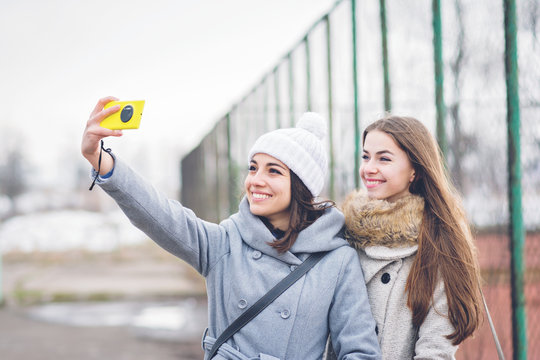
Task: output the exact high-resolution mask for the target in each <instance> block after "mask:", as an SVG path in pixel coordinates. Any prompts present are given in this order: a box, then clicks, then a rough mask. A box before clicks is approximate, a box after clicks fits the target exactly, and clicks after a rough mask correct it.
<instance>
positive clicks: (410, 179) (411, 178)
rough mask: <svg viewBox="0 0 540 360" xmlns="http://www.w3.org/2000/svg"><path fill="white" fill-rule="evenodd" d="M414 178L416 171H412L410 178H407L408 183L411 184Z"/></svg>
mask: <svg viewBox="0 0 540 360" xmlns="http://www.w3.org/2000/svg"><path fill="white" fill-rule="evenodd" d="M415 177H416V171H414V170H413V171H412V173H411V176H410V177H409V182H410V183H412V182H413V181H414V179H415Z"/></svg>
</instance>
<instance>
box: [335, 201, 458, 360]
mask: <svg viewBox="0 0 540 360" xmlns="http://www.w3.org/2000/svg"><path fill="white" fill-rule="evenodd" d="M363 196H364V195H363V194H362V193H355V194H353V195H352V196H351V197H349V198H348V200H347V201H346V203H345V205H344V212H345V215H346V224H347V236H348V237H349V241H350V242H351V244H352V245H353V246H355V247H356V248H357V250H358V255H359V257H360V262H361V265H362V269H363V271H364V277H365V281H366V284H367V289H368V297H369V302H370V304H371V310H372V312H373V316H374V318H375V321H376V323H377V332H378V334H377V335H378V340H379V344H380V345H381V350H382V354H383V359H388V360H390V359H396V360H402V359H454V356H455V352H456V350H457V346H454V345H452V343H451V341H450V340H448V339H447V338H446V335H449V334H451V333H452V332H453V331H454V328H453V326H452V324H451V323H450V321H449V320H448V317H447V313H448V306H447V299H446V294H445V291H444V285H443V283H442V281H441V282H440V283H439V285H438V286H437V288H436V289H435V293H434V296H433V305H432V307H431V308H430V310H429V312H428V314H427V317H426V319H425V321H424V322H423V324H422V325H421V327H420V329H418V331H416V329H414V327H413V324H412V313H411V310H410V309H409V308H408V306H407V294H406V293H405V284H406V282H407V277H408V275H409V271H410V269H411V266H412V263H413V260H414V257H415V255H416V252H417V249H418V246H417V245H414V243H415V239H416V238H417V235H418V232H417V227H418V225H419V224H420V221H421V214H422V211H423V200H422V198H420V197H418V196H411V197H407V198H404V199H403V201H402V202H398V203H392V204H389V203H387V202H385V201H368V200H367V199H366V197H365V196H364V197H363ZM367 202H369V204H367V206H366V203H367ZM360 233H363V234H360ZM366 234H368V235H366ZM377 234H380V236H379V235H377ZM359 244H362V246H359ZM378 244H384V246H382V245H378Z"/></svg>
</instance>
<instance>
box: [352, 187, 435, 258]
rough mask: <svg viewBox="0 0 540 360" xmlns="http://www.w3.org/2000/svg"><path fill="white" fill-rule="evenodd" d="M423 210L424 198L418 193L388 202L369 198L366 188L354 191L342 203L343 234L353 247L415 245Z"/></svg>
mask: <svg viewBox="0 0 540 360" xmlns="http://www.w3.org/2000/svg"><path fill="white" fill-rule="evenodd" d="M423 212H424V199H423V198H422V197H421V196H418V195H407V196H405V197H403V198H401V199H399V200H397V201H396V202H392V203H390V202H388V201H385V200H372V199H369V197H368V195H367V192H366V191H365V190H359V191H353V192H352V193H351V194H350V195H349V196H348V197H347V199H346V200H345V203H344V204H343V213H344V214H345V227H346V230H345V237H346V238H347V240H348V241H349V243H350V244H351V245H352V246H353V247H355V248H356V249H363V248H365V247H367V246H386V247H403V246H413V245H417V244H418V233H419V229H420V224H421V223H422V215H423Z"/></svg>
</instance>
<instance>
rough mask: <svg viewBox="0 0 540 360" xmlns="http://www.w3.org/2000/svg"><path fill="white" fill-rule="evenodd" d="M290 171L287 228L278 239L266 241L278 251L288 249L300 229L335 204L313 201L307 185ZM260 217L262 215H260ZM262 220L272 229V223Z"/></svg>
mask: <svg viewBox="0 0 540 360" xmlns="http://www.w3.org/2000/svg"><path fill="white" fill-rule="evenodd" d="M290 171H291V204H290V208H289V209H290V216H291V218H290V221H289V228H288V229H287V230H286V231H285V234H284V235H283V236H282V237H281V238H280V239H278V240H276V241H274V242H270V243H268V244H269V245H270V246H272V247H273V248H275V249H276V250H277V251H278V252H279V253H284V252H286V251H288V250H289V249H290V248H291V247H292V246H293V244H294V242H295V241H296V239H297V238H298V234H299V233H300V231H302V230H304V229H305V228H307V227H308V226H309V225H311V224H313V223H314V222H315V220H317V219H318V218H319V217H321V216H322V215H323V214H324V211H325V210H326V209H328V208H330V207H333V206H335V203H334V202H332V201H321V202H315V201H314V198H313V195H312V194H311V192H310V191H309V189H308V188H307V186H306V185H305V184H304V183H303V182H302V180H300V178H299V177H298V175H296V174H295V173H294V172H293V171H292V170H290ZM261 218H262V217H261ZM262 220H263V222H264V223H265V224H266V226H267V227H268V228H269V229H270V230H274V228H273V226H272V224H270V222H269V221H267V220H266V219H265V218H262Z"/></svg>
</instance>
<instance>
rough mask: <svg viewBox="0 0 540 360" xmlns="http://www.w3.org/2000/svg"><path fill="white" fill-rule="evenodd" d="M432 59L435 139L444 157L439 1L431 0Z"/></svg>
mask: <svg viewBox="0 0 540 360" xmlns="http://www.w3.org/2000/svg"><path fill="white" fill-rule="evenodd" d="M432 8H433V55H434V57H433V60H434V63H435V106H436V107H437V129H436V130H437V131H436V132H437V141H438V143H439V147H440V148H441V151H442V153H443V155H444V156H445V157H446V151H447V149H446V131H445V127H446V126H445V115H446V109H445V106H444V93H443V86H444V69H443V59H442V30H441V2H440V0H433V2H432Z"/></svg>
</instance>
